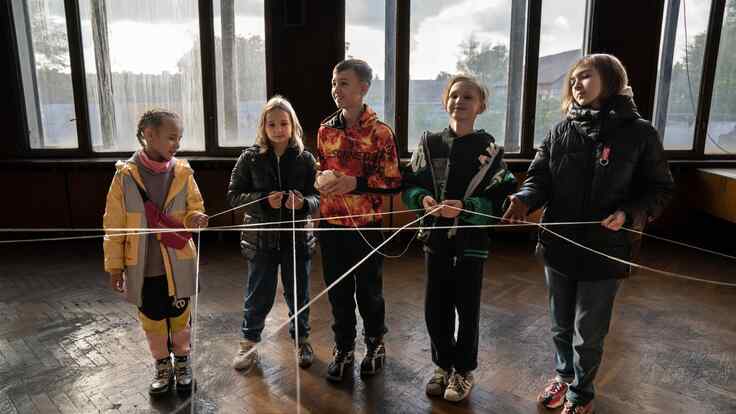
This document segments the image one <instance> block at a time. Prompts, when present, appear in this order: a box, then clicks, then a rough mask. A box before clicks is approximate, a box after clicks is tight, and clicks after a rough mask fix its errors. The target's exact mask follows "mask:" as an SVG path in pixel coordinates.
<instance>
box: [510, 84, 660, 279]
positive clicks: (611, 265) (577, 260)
mask: <svg viewBox="0 0 736 414" xmlns="http://www.w3.org/2000/svg"><path fill="white" fill-rule="evenodd" d="M589 115H590V113H589V112H587V113H586V110H585V109H583V108H575V109H573V111H571V113H570V114H569V115H568V117H567V119H565V120H563V121H562V122H560V123H559V124H557V125H556V126H555V127H554V128H553V129H552V130H551V131H550V132H549V133H548V135H547V137H546V138H545V140H544V142H543V143H542V145H541V146H540V148H539V150H538V151H537V154H536V157H535V158H534V161H532V164H531V165H530V167H529V171H528V173H527V179H526V180H525V181H524V183H523V184H522V186H521V188H520V190H519V192H518V193H517V194H516V196H517V197H519V198H520V199H521V200H522V201H523V202H524V203H526V204H527V205H528V206H529V207H530V211H534V210H536V209H538V208H544V216H543V219H542V222H560V221H600V220H603V219H605V218H606V217H608V216H609V215H610V214H612V213H614V212H615V211H616V210H623V211H624V212H625V213H626V223H625V225H626V226H631V225H632V224H633V223H637V224H641V223H646V222H647V221H651V220H652V219H654V218H655V217H657V216H658V215H659V214H660V213H661V212H662V210H663V209H664V207H665V205H666V204H667V203H668V202H669V201H670V200H671V198H672V194H673V191H674V181H673V179H672V175H671V173H670V170H669V167H668V165H667V161H666V159H665V156H664V150H663V148H662V143H661V142H660V140H659V136H658V134H657V131H656V129H654V127H653V126H652V124H651V123H649V122H648V121H646V120H644V119H642V118H641V116H640V115H639V114H638V113H637V110H636V106H635V104H634V101H633V99H632V98H631V97H629V96H624V95H616V96H613V97H611V98H610V99H609V100H608V102H607V103H606V104H605V105H604V106H603V108H601V110H600V113H599V117H596V118H595V121H594V122H592V123H591V122H586V120H587V121H589V120H590V116H589ZM591 124H592V125H593V127H592V128H591ZM606 159H607V162H606ZM550 230H552V231H555V232H557V233H560V234H562V235H564V236H565V237H568V238H570V239H572V240H575V241H576V242H579V243H581V244H583V245H585V246H588V247H591V248H593V249H595V250H597V251H599V252H602V253H605V254H608V255H611V256H615V257H617V258H621V259H625V260H630V258H631V250H632V237H631V236H632V233H630V232H627V231H625V230H620V231H617V232H616V231H611V230H608V229H606V228H604V227H602V226H601V225H600V224H589V225H568V226H553V227H550ZM537 253H538V254H540V255H541V256H542V257H543V259H544V262H545V264H546V265H547V266H550V267H552V268H553V269H555V270H557V271H559V272H562V273H564V274H566V275H568V276H570V277H572V278H575V279H578V280H603V279H611V278H623V277H626V276H628V274H629V272H630V268H629V266H628V265H624V264H622V263H620V262H617V261H614V260H611V259H608V258H605V257H603V256H600V255H597V254H595V253H592V252H589V251H587V250H584V249H582V248H580V247H577V246H574V245H572V244H571V243H569V242H567V241H565V240H562V239H561V238H559V237H557V236H555V235H553V234H551V233H549V232H546V231H544V230H540V234H539V243H538V245H537Z"/></svg>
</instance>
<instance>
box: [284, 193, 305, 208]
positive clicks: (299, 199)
mask: <svg viewBox="0 0 736 414" xmlns="http://www.w3.org/2000/svg"><path fill="white" fill-rule="evenodd" d="M302 207H304V197H303V196H302V193H300V192H298V191H290V192H289V198H287V199H286V208H290V209H292V210H301V209H302Z"/></svg>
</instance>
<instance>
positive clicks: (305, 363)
mask: <svg viewBox="0 0 736 414" xmlns="http://www.w3.org/2000/svg"><path fill="white" fill-rule="evenodd" d="M298 357H299V366H300V367H301V368H309V367H311V366H312V361H314V350H313V349H312V345H310V344H309V341H307V340H305V339H303V340H302V341H299V351H298Z"/></svg>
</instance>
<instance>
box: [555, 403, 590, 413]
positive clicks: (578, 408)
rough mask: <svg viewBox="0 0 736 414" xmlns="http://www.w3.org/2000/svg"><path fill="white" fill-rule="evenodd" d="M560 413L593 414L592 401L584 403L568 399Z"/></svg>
mask: <svg viewBox="0 0 736 414" xmlns="http://www.w3.org/2000/svg"><path fill="white" fill-rule="evenodd" d="M560 414H593V401H588V402H587V403H586V404H582V403H574V402H572V401H568V402H566V403H565V408H563V409H562V412H561V413H560Z"/></svg>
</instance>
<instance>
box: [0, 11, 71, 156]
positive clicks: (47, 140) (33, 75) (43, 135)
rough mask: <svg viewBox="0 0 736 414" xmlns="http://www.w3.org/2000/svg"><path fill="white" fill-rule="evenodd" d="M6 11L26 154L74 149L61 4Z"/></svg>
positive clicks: (68, 73)
mask: <svg viewBox="0 0 736 414" xmlns="http://www.w3.org/2000/svg"><path fill="white" fill-rule="evenodd" d="M11 5H12V11H13V15H14V16H16V18H15V29H16V38H17V39H18V55H19V57H20V61H21V65H20V66H21V80H22V85H23V95H24V97H25V112H26V121H27V128H28V134H29V144H30V148H32V149H49V148H55V149H57V148H77V146H78V144H77V125H76V122H75V121H76V114H75V111H74V89H73V87H72V77H71V68H70V59H69V41H68V38H67V28H66V10H65V9H64V0H34V1H25V2H19V1H13V2H12V3H11Z"/></svg>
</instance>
